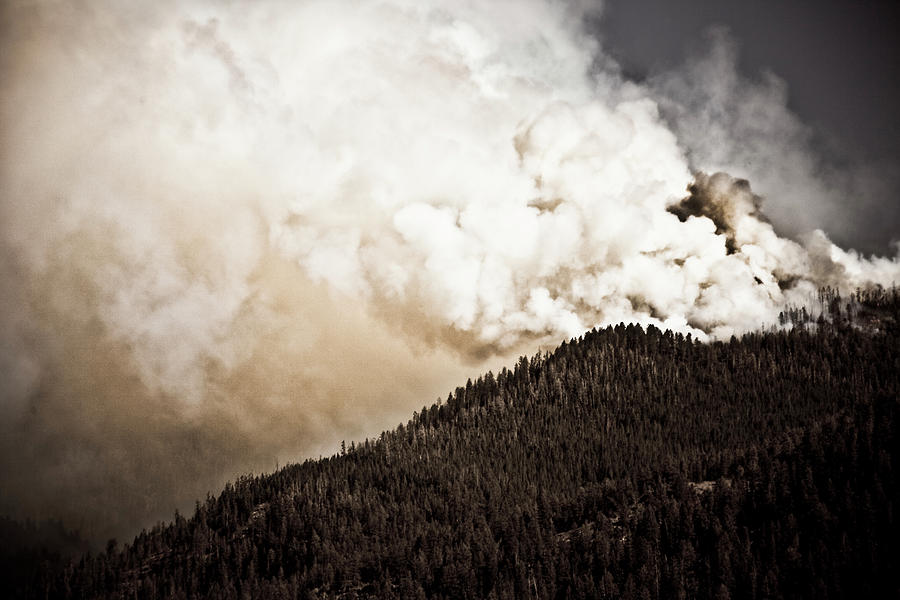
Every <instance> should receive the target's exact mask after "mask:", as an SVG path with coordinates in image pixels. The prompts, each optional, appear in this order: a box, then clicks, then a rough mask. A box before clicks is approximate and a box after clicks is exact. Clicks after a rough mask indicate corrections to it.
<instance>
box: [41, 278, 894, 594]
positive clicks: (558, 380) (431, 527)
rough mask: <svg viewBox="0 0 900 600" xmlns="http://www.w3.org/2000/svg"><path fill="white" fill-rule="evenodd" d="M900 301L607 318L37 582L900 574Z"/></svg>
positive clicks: (124, 588)
mask: <svg viewBox="0 0 900 600" xmlns="http://www.w3.org/2000/svg"><path fill="white" fill-rule="evenodd" d="M898 306H900V303H898V299H897V295H896V293H893V294H890V293H889V294H883V295H880V296H876V297H870V298H868V299H866V300H865V301H863V302H862V303H861V304H860V305H859V306H857V307H856V309H855V312H854V310H853V309H852V310H850V311H849V312H847V313H842V309H841V307H840V302H838V307H837V309H836V311H835V312H834V314H833V315H832V317H833V323H828V322H826V321H825V320H824V319H823V320H820V322H819V324H818V326H817V327H816V328H815V329H816V331H815V332H812V331H807V330H806V329H805V328H804V327H801V326H798V327H796V328H795V329H793V330H791V331H787V332H785V331H780V332H767V333H758V334H753V335H748V336H745V337H744V338H742V339H741V340H737V339H732V340H731V341H730V342H729V343H721V342H717V343H712V344H699V343H697V342H695V341H693V340H691V339H690V338H684V337H682V336H680V335H674V334H672V333H670V332H666V333H663V332H660V331H659V330H657V329H655V328H653V327H651V328H649V330H648V331H646V332H644V331H643V330H642V329H641V328H640V327H637V326H633V325H631V326H627V327H626V326H622V325H620V326H617V327H615V328H607V329H604V330H599V331H596V330H595V331H592V332H590V333H588V334H586V335H585V336H583V339H580V340H577V341H573V342H570V343H565V344H563V345H561V346H560V347H559V348H558V349H557V350H556V351H554V352H553V353H551V354H539V355H537V356H535V357H533V358H532V359H530V360H529V359H526V358H522V359H520V360H519V363H518V364H517V365H516V367H515V368H514V369H512V370H505V369H504V370H503V371H502V372H501V373H499V374H498V375H496V376H494V375H493V374H490V373H489V374H487V375H485V376H484V377H482V378H479V379H478V380H477V381H476V382H471V381H470V382H468V383H467V385H466V386H465V387H460V388H458V389H457V390H456V391H455V393H453V394H451V395H450V396H449V397H448V398H447V400H446V401H445V402H441V403H438V404H435V405H433V406H430V407H425V408H423V409H422V411H421V412H419V413H416V414H415V415H414V416H413V418H412V419H411V420H410V421H409V423H407V424H405V425H401V426H399V427H398V428H397V429H396V430H394V431H392V432H386V433H384V434H382V435H381V437H380V438H379V439H378V440H367V441H365V442H363V443H362V444H359V445H357V444H351V445H350V446H349V448H346V449H345V450H344V451H343V452H342V453H341V454H339V455H336V456H333V457H330V458H326V459H321V460H318V461H307V462H305V463H303V464H300V465H293V466H290V467H286V468H284V469H282V470H280V471H279V472H277V473H274V474H272V475H266V476H259V477H246V478H243V479H241V480H239V481H237V482H236V483H235V484H234V485H229V486H227V487H226V489H225V490H224V491H223V492H222V493H221V494H220V495H219V496H218V497H216V498H212V497H210V498H207V499H206V501H205V502H198V503H197V508H196V512H195V514H194V515H193V516H192V517H191V518H189V519H186V518H184V517H182V516H180V515H176V518H175V520H174V522H173V523H171V524H168V525H160V526H158V527H156V528H154V529H153V530H152V531H149V532H144V533H142V534H141V535H139V536H138V537H137V538H136V539H135V540H134V542H133V544H131V545H128V546H126V547H125V548H124V549H122V550H121V551H114V550H112V549H111V550H110V551H109V552H107V553H103V554H100V555H99V556H97V557H94V558H86V559H84V560H82V561H81V562H80V563H79V564H77V565H72V566H71V567H70V568H69V569H68V570H67V571H66V572H65V573H63V574H62V575H60V576H58V577H51V576H49V575H48V576H46V577H44V578H43V579H41V580H39V581H36V582H35V587H34V591H35V595H40V596H43V595H44V594H45V593H49V594H50V595H51V596H61V597H110V598H123V597H124V598H156V597H173V598H179V597H210V598H238V597H247V596H250V597H274V598H278V597H284V598H292V597H309V598H356V597H400V598H416V597H435V598H466V597H470V598H529V597H533V598H554V597H558V598H573V597H609V598H619V597H621V598H647V597H649V598H657V597H660V598H679V597H681V598H707V597H709V598H726V597H735V598H764V597H765V598H780V597H784V598H793V597H798V598H799V597H825V596H826V595H827V596H829V597H844V596H854V597H860V596H862V597H865V596H892V595H896V592H898V591H900V590H898V587H897V584H896V581H895V579H894V578H893V577H892V576H891V571H890V569H891V568H892V566H893V565H894V564H897V558H898V544H897V542H896V539H897V533H898V531H897V529H898V525H897V521H896V517H895V515H896V514H897V508H898V507H897V498H898V496H900V495H898V491H900V490H898V487H897V482H896V476H895V472H896V469H897V465H898V464H900V463H898V450H897V448H898V446H900V444H898V443H897V439H896V438H897V420H896V416H897V410H898V398H900V356H898V353H897V349H898V348H900V332H898V328H897V325H896V324H897V312H898ZM863 309H865V310H863ZM866 311H868V312H866ZM862 313H865V314H875V315H877V327H874V326H873V327H867V328H865V329H860V328H858V327H853V326H851V325H850V324H849V323H848V322H847V319H848V318H852V315H854V314H857V315H858V314H862Z"/></svg>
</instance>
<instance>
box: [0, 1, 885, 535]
mask: <svg viewBox="0 0 900 600" xmlns="http://www.w3.org/2000/svg"><path fill="white" fill-rule="evenodd" d="M4 11H5V12H4V14H3V24H2V27H3V29H2V39H3V43H2V44H3V45H2V50H3V52H2V56H3V58H2V79H3V81H4V84H3V88H2V132H3V136H2V148H3V150H2V152H3V155H2V165H0V168H2V180H0V185H2V189H0V193H2V217H3V218H2V225H0V227H2V242H3V245H4V252H3V255H2V256H3V257H2V261H0V267H2V275H3V277H4V280H5V281H6V282H8V285H7V286H6V287H5V291H4V292H3V294H4V296H3V297H2V300H3V303H4V307H5V308H6V310H4V315H3V316H2V317H0V318H2V320H3V325H4V327H3V331H4V333H3V339H2V343H3V346H4V356H3V361H2V363H0V369H2V372H0V377H2V378H3V381H4V382H5V383H4V388H3V390H2V392H3V399H2V401H3V403H4V404H3V414H4V416H6V417H7V418H6V419H5V422H6V424H5V425H4V427H5V428H6V431H7V433H6V435H5V436H4V445H5V447H4V448H3V463H2V469H0V476H2V478H3V481H2V483H0V487H2V488H3V489H4V490H6V491H5V492H4V497H3V502H2V506H0V509H3V510H5V511H7V512H9V511H18V512H27V511H28V510H31V511H32V512H44V513H57V514H64V516H69V517H71V516H72V515H73V514H76V515H77V514H88V513H90V511H91V510H92V507H97V506H106V505H105V504H103V503H98V500H97V495H98V493H102V494H111V495H113V497H112V499H110V501H109V502H110V504H112V505H116V506H118V507H119V514H120V515H123V516H122V517H121V522H119V523H113V524H112V525H109V526H108V527H107V528H106V529H103V528H102V527H99V526H97V525H96V523H97V522H99V521H101V520H102V515H100V516H98V515H97V514H93V515H91V514H88V516H86V517H85V519H87V521H86V522H87V523H88V524H89V525H91V524H93V525H92V526H93V527H95V529H96V530H98V531H101V533H102V532H104V531H107V530H108V531H127V530H128V527H131V526H133V525H134V523H135V522H141V521H143V520H146V519H147V518H148V517H150V516H154V515H158V514H165V513H167V512H168V511H169V510H170V507H171V505H172V504H174V503H176V502H179V503H184V502H185V500H188V501H189V500H190V499H191V498H193V497H194V496H196V495H198V494H202V493H203V492H204V491H205V490H206V489H207V488H213V487H215V486H216V485H217V484H218V482H219V481H220V480H221V478H223V477H225V476H228V475H231V474H233V473H234V472H235V470H237V469H244V468H260V467H261V466H267V467H269V466H271V461H272V459H273V457H282V459H284V458H298V457H299V456H301V455H302V454H305V453H309V452H312V451H314V450H315V449H317V448H321V447H326V448H327V447H329V446H330V445H332V444H333V443H334V440H336V439H339V438H340V437H342V436H359V435H361V434H367V435H371V434H373V433H375V432H376V431H377V429H380V428H383V427H386V426H389V425H390V424H391V422H392V421H391V419H395V418H396V416H397V415H402V414H405V413H407V412H408V411H409V410H411V409H413V408H416V407H419V406H421V405H422V404H424V403H427V402H430V401H432V399H433V398H434V396H435V395H437V394H441V393H444V392H446V390H447V388H448V387H449V385H450V384H451V383H453V382H454V381H456V380H455V379H454V378H458V377H460V376H461V375H462V374H463V373H469V374H474V373H477V372H478V371H479V370H480V369H481V368H482V367H483V365H484V364H485V363H483V362H478V361H479V360H483V359H484V358H485V357H490V356H504V355H506V353H514V352H518V351H530V350H531V349H533V348H534V347H536V346H537V345H538V344H540V343H545V344H555V343H557V342H558V341H560V340H562V339H564V338H566V337H569V336H574V335H578V334H580V333H582V332H583V331H584V330H585V329H587V328H590V327H592V326H595V325H604V324H607V323H618V322H620V321H633V322H640V323H644V324H647V323H655V324H657V325H660V326H661V327H667V328H672V329H677V330H680V331H684V332H688V331H689V332H692V333H694V334H695V335H698V336H701V337H706V336H708V335H713V336H728V335H731V334H732V333H736V332H741V331H745V330H748V329H753V328H756V327H758V326H760V325H761V324H766V323H772V322H774V321H775V318H776V316H777V314H778V311H779V310H780V309H781V308H782V306H783V305H784V304H785V303H787V302H804V301H806V300H807V299H808V298H810V297H811V296H812V295H813V294H814V292H815V289H816V288H817V287H818V286H820V285H822V284H830V285H834V286H839V287H843V288H849V287H854V286H857V285H866V284H871V283H882V284H885V285H889V284H890V283H892V281H895V280H900V265H898V262H897V261H896V260H887V259H879V260H873V261H867V260H863V259H860V258H859V257H858V256H857V255H855V254H854V253H852V252H844V251H843V250H840V249H839V248H837V247H835V246H833V245H832V244H831V243H830V242H829V241H828V240H827V239H826V238H825V236H824V234H822V233H820V232H817V233H813V234H810V236H809V237H808V241H807V242H805V243H803V244H800V243H797V242H795V241H791V240H788V239H785V238H780V237H778V236H777V235H776V234H775V232H774V230H773V228H772V226H771V225H769V224H768V223H767V222H766V221H765V220H764V219H763V218H762V217H761V214H760V212H759V199H758V198H756V197H755V196H754V195H753V194H752V192H751V191H750V189H749V187H748V185H747V184H746V183H744V182H741V181H739V180H734V179H732V178H731V177H729V176H727V175H724V174H717V175H712V176H707V175H703V174H701V173H697V174H696V175H695V174H694V173H693V172H694V171H696V170H698V169H703V168H705V167H707V166H709V165H705V164H703V163H702V162H698V157H703V156H704V155H703V153H702V152H701V151H700V150H701V149H700V146H699V145H698V144H697V143H696V140H693V141H692V140H687V142H685V141H684V140H682V141H681V142H680V141H679V138H677V137H676V134H675V133H673V130H672V128H671V127H670V126H669V125H668V124H667V123H666V122H665V121H663V120H662V119H661V118H660V115H659V110H658V102H659V101H660V98H663V97H662V96H660V94H661V93H662V92H660V90H661V89H666V86H662V85H660V86H657V88H655V91H652V90H651V89H649V88H644V87H641V86H639V85H636V84H633V83H629V82H625V81H622V80H621V79H620V78H619V77H617V76H616V75H615V74H614V73H613V72H612V71H611V70H610V71H608V72H607V71H606V70H603V69H600V72H598V69H599V67H598V65H603V64H608V59H604V58H603V57H602V56H601V55H600V54H599V49H598V48H597V45H596V43H595V42H594V41H593V40H591V39H590V38H589V37H587V36H586V35H584V34H583V33H582V32H581V20H582V16H583V15H582V14H581V13H580V12H579V11H578V10H576V8H575V7H572V6H565V5H561V4H560V3H557V2H546V1H543V0H524V1H523V0H516V1H508V2H463V1H454V2H437V1H434V0H432V1H409V2H407V1H403V0H382V1H375V0H364V1H358V2H335V1H332V0H329V1H318V2H317V1H308V2H285V3H280V2H266V3H250V2H246V3H217V2H210V3H187V4H184V3H177V4H169V3H145V2H134V3H121V2H109V3H102V2H92V3H87V4H85V5H78V4H58V3H36V4H29V3H22V4H16V5H15V6H12V5H7V6H5V8H4ZM663 101H664V102H663V103H664V104H665V103H666V102H668V103H669V104H667V106H668V105H670V104H671V103H672V102H674V101H670V100H666V99H665V98H663ZM763 109H764V107H763V108H761V110H763ZM671 112H673V113H674V112H677V111H675V110H674V109H673V110H672V111H671ZM676 129H677V127H676ZM685 143H686V144H688V145H689V146H690V147H691V148H693V149H694V151H693V152H692V154H691V156H692V157H693V159H694V160H693V162H689V158H688V155H687V153H686V147H685V146H684V145H683V144H685ZM754 143H756V142H754ZM713 166H715V165H713ZM695 177H696V182H695V185H694V187H693V189H692V192H691V193H690V197H689V198H687V199H686V200H685V198H686V197H687V196H689V192H688V190H687V186H688V185H689V184H690V183H691V182H692V181H694V179H695ZM494 360H498V359H494ZM490 366H491V367H495V366H496V365H495V364H493V363H491V364H490ZM473 372H474V373H473ZM373 428H374V429H373ZM267 461H270V462H267ZM137 463H140V464H139V466H138V465H137ZM110 482H112V483H110ZM98 490H100V492H98ZM61 494H68V496H67V499H68V501H69V503H70V506H68V512H66V510H63V509H62V508H60V506H59V500H58V499H59V497H60V495H61ZM123 498H124V499H123ZM126 500H127V502H126ZM123 503H126V504H127V508H125V509H123V508H122V505H123ZM22 506H25V508H26V509H27V510H23V509H22V508H21V507H22ZM79 511H81V512H80V513H79ZM107 518H108V514H107ZM117 528H118V529H117ZM123 528H124V529H123Z"/></svg>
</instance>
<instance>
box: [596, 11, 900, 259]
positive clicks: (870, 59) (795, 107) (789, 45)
mask: <svg viewBox="0 0 900 600" xmlns="http://www.w3.org/2000/svg"><path fill="white" fill-rule="evenodd" d="M714 26H725V27H727V28H728V30H729V31H730V32H731V35H732V36H733V39H734V40H735V41H736V42H737V45H738V47H739V65H740V69H741V71H742V72H743V73H744V74H746V75H748V76H751V77H753V76H757V75H758V74H760V73H762V72H764V71H767V70H769V71H772V72H774V73H775V74H776V75H777V76H778V77H780V78H783V79H784V81H785V82H786V83H787V86H788V103H787V104H788V107H789V108H790V109H791V110H792V111H793V112H795V113H796V114H797V115H798V116H799V117H800V118H801V119H802V120H803V121H804V122H805V123H806V124H808V125H809V126H810V127H811V128H812V129H813V131H814V135H815V137H816V138H817V142H818V143H819V144H820V145H819V149H820V151H821V152H822V153H823V155H825V156H827V157H828V158H830V159H831V160H833V161H835V162H838V163H840V162H844V163H851V164H858V163H863V164H868V165H873V166H875V167H876V168H879V169H882V172H887V171H891V172H890V173H886V174H885V176H886V177H888V178H890V181H889V182H888V185H887V189H886V190H884V191H883V192H886V193H882V194H880V196H881V198H880V201H879V202H872V203H871V204H868V205H863V206H860V210H863V211H866V212H867V214H866V216H865V217H864V218H863V220H864V221H865V229H863V228H860V230H857V231H855V232H854V235H847V236H844V237H842V236H840V235H837V236H836V237H837V238H842V239H840V241H841V242H844V243H848V244H850V245H852V246H853V247H856V248H859V249H863V250H866V251H870V252H873V251H877V252H884V251H885V250H884V248H885V244H886V243H887V242H890V241H891V239H896V238H897V236H898V235H900V233H898V232H900V179H898V177H897V168H898V165H900V108H898V107H900V34H898V33H897V32H898V31H900V3H898V2H894V1H892V0H864V1H862V2H858V1H852V0H790V1H786V2H785V1H779V0H755V1H746V0H743V1H741V0H695V1H691V2H671V1H666V0H609V1H608V2H606V4H605V10H604V12H603V17H602V20H601V21H600V22H599V24H598V25H597V26H596V27H595V30H596V31H597V32H599V34H600V36H601V37H602V39H603V41H604V45H605V47H606V48H607V50H608V51H609V52H610V53H611V54H613V55H614V56H615V57H616V58H617V59H618V60H619V61H620V62H621V64H622V65H623V68H624V69H625V70H626V71H627V72H628V73H629V74H630V75H631V76H633V77H636V78H644V77H647V76H650V75H651V74H653V73H655V72H660V71H667V70H669V69H672V68H674V67H676V66H677V65H678V64H679V63H681V62H682V61H684V60H685V59H686V58H687V57H689V56H690V55H691V54H692V53H696V52H702V51H703V50H702V47H703V37H704V34H705V32H706V31H708V30H709V28H710V27H714ZM850 201H852V200H850ZM870 215H871V216H870Z"/></svg>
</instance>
